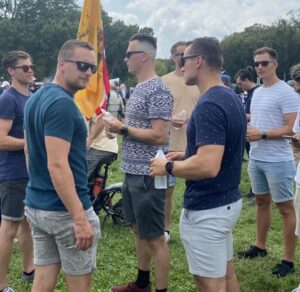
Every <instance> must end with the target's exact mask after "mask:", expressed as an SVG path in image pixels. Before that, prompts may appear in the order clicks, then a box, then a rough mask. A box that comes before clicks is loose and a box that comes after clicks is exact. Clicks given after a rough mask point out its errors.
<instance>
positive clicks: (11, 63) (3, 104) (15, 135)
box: [0, 51, 34, 292]
mask: <svg viewBox="0 0 300 292" xmlns="http://www.w3.org/2000/svg"><path fill="white" fill-rule="evenodd" d="M2 63H3V68H4V69H5V71H6V73H7V74H8V76H9V77H10V79H11V87H10V88H9V89H8V90H7V91H5V92H4V93H3V94H2V95H1V97H0V205H1V218H2V222H1V225H0V291H3V292H12V291H13V289H11V288H9V287H8V283H7V274H8V268H9V263H10V259H11V255H12V249H13V243H14V238H15V236H16V234H17V231H18V229H19V231H18V241H19V244H20V248H21V252H22V260H23V272H22V274H21V278H22V279H23V280H25V281H32V279H33V277H34V265H33V244H32V236H31V231H30V227H29V225H28V222H27V220H26V217H25V216H24V203H23V200H24V197H25V189H26V185H27V182H28V174H27V169H26V164H25V155H24V145H25V142H24V133H23V114H24V106H25V103H26V102H27V100H28V98H29V89H28V86H29V84H31V83H32V81H33V73H34V72H33V69H34V65H33V64H32V59H31V57H30V55H29V54H28V53H26V52H23V51H11V52H9V53H8V54H7V55H6V56H4V58H3V60H2Z"/></svg>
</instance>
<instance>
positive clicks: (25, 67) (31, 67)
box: [13, 65, 35, 73]
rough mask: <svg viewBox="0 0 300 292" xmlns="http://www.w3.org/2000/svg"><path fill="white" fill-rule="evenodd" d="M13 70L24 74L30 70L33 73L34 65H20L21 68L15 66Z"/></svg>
mask: <svg viewBox="0 0 300 292" xmlns="http://www.w3.org/2000/svg"><path fill="white" fill-rule="evenodd" d="M13 68H14V69H22V70H23V72H24V73H27V72H28V71H29V69H31V70H32V71H33V70H34V68H35V66H34V65H22V66H16V67H13Z"/></svg>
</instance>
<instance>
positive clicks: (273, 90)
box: [250, 80, 300, 162]
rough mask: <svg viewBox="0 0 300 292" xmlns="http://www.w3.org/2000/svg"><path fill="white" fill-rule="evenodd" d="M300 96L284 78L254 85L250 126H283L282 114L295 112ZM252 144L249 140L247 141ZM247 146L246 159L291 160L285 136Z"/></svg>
mask: <svg viewBox="0 0 300 292" xmlns="http://www.w3.org/2000/svg"><path fill="white" fill-rule="evenodd" d="M299 106H300V98H299V96H298V95H297V93H296V92H295V91H294V90H293V89H292V88H291V87H290V86H289V85H288V84H286V83H285V82H284V81H281V80H280V81H278V82H277V83H275V84H273V85H272V86H268V87H264V86H261V87H259V88H257V89H256V90H255V91H254V93H253V96H252V102H251V107H250V112H251V125H253V126H254V127H255V128H257V129H259V130H261V131H268V130H271V129H275V128H280V127H283V126H284V125H285V124H286V122H285V120H284V114H287V113H293V112H297V110H298V108H299ZM251 144H252V143H251ZM254 144H255V145H254V147H252V145H251V150H250V158H251V159H255V160H259V161H265V162H281V161H291V160H293V159H294V156H293V152H292V149H291V146H290V145H289V142H288V141H287V139H274V140H259V141H257V142H254Z"/></svg>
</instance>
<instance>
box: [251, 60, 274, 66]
mask: <svg viewBox="0 0 300 292" xmlns="http://www.w3.org/2000/svg"><path fill="white" fill-rule="evenodd" d="M269 63H271V61H260V62H254V66H255V67H258V66H259V64H260V65H262V66H263V67H267V66H268V65H269Z"/></svg>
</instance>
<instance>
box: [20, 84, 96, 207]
mask: <svg viewBox="0 0 300 292" xmlns="http://www.w3.org/2000/svg"><path fill="white" fill-rule="evenodd" d="M24 128H25V131H26V142H27V146H28V154H29V183H28V186H27V189H26V197H25V200H24V203H25V205H28V206H30V207H33V208H35V209H41V210H47V211H66V208H65V206H64V204H63V203H62V201H61V200H60V198H59V196H58V195H57V193H56V191H55V188H54V186H53V183H52V180H51V177H50V174H49V171H48V167H47V154H46V147H45V136H52V137H57V138H60V139H63V140H66V141H68V142H70V143H71V148H70V152H69V165H70V168H71V170H72V173H73V177H74V181H75V187H76V191H77V194H78V197H79V199H80V200H81V202H82V205H83V208H84V209H85V210H87V209H88V208H90V207H91V202H90V197H89V194H88V187H87V185H88V181H87V162H86V137H87V129H86V126H85V123H84V120H83V117H82V115H81V113H80V112H79V110H78V108H77V106H76V105H75V103H74V100H73V97H72V95H71V94H70V93H68V92H67V91H65V90H64V89H63V88H62V87H60V86H58V85H55V84H47V85H45V86H44V87H42V88H40V89H39V90H38V91H37V92H36V93H34V94H33V95H32V96H31V98H30V99H29V100H28V102H27V104H26V106H25V112H24ZM57 151H59V149H57Z"/></svg>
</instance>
